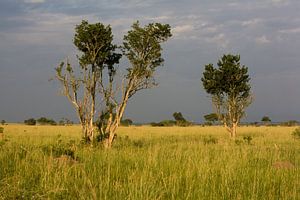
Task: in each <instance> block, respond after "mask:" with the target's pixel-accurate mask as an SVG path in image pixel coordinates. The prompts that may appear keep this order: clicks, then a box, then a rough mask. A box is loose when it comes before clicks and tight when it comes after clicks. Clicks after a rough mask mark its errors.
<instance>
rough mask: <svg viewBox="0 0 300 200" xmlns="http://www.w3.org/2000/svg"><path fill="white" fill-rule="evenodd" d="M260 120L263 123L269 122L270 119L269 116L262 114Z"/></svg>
mask: <svg viewBox="0 0 300 200" xmlns="http://www.w3.org/2000/svg"><path fill="white" fill-rule="evenodd" d="M261 121H262V122H263V123H264V124H269V123H270V122H271V119H270V117H268V116H263V117H262V118H261Z"/></svg>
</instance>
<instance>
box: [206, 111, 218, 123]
mask: <svg viewBox="0 0 300 200" xmlns="http://www.w3.org/2000/svg"><path fill="white" fill-rule="evenodd" d="M204 119H205V121H206V122H210V123H212V124H213V123H215V122H217V121H218V115H217V114H216V113H210V114H207V115H204Z"/></svg>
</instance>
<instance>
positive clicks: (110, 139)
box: [104, 131, 116, 149]
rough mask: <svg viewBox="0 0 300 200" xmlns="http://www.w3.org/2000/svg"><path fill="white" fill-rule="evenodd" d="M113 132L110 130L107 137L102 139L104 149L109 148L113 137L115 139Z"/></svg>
mask: <svg viewBox="0 0 300 200" xmlns="http://www.w3.org/2000/svg"><path fill="white" fill-rule="evenodd" d="M115 135H116V134H115V132H114V131H111V132H110V133H109V136H108V138H106V139H105V141H104V147H105V148H106V149H110V148H111V147H112V143H113V141H114V139H115Z"/></svg>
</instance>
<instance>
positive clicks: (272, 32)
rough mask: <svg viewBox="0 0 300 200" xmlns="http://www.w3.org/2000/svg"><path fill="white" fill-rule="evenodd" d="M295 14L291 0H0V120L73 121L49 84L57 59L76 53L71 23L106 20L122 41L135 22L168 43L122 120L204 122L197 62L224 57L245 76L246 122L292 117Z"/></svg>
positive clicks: (296, 79)
mask: <svg viewBox="0 0 300 200" xmlns="http://www.w3.org/2000/svg"><path fill="white" fill-rule="evenodd" d="M299 10H300V1H299V0H186V1H179V0H0V92H1V93H0V120H2V119H4V120H6V121H8V122H22V121H24V120H25V119H28V118H30V117H34V118H39V117H42V116H45V117H49V118H54V119H55V120H59V119H61V118H63V117H66V118H69V119H72V120H75V121H76V119H77V118H76V113H75V110H74V108H73V107H72V106H71V104H70V103H69V102H68V100H67V99H66V97H64V96H62V95H61V94H60V92H59V91H60V85H59V84H58V83H57V82H55V81H50V82H49V79H51V78H52V77H54V76H55V70H54V68H55V67H56V66H57V65H58V64H59V63H60V61H62V60H63V59H65V58H66V57H72V56H74V55H76V54H77V53H78V52H77V51H76V49H75V47H74V45H73V43H72V39H73V36H74V27H75V25H76V24H79V23H80V22H81V20H88V21H89V22H90V23H96V22H101V23H104V24H107V25H108V24H110V25H111V27H112V30H113V34H114V38H115V42H116V43H117V44H121V42H122V38H123V35H124V34H126V33H127V31H128V30H130V26H131V25H132V23H133V22H135V21H137V20H139V21H140V23H141V24H147V23H150V22H160V23H168V24H170V25H171V27H172V34H173V37H172V38H171V39H170V40H169V41H168V42H166V43H165V44H164V45H163V57H164V59H165V63H164V66H162V67H160V68H159V69H158V70H157V73H156V80H157V82H158V83H159V86H158V87H157V88H153V89H150V90H144V91H140V92H139V93H137V94H136V95H135V96H134V97H133V98H132V99H131V100H130V102H129V105H128V107H127V109H126V113H125V115H126V117H128V118H131V119H132V120H133V121H135V122H152V121H160V120H164V119H172V113H174V112H182V114H183V115H184V116H185V117H186V118H187V119H188V120H190V121H194V122H201V121H203V115H205V114H208V113H211V112H213V109H212V105H211V100H210V98H209V96H208V95H207V94H206V93H205V90H204V89H203V86H202V83H201V77H202V73H203V70H204V66H205V65H206V64H208V63H213V64H216V63H217V60H218V59H219V58H220V57H221V56H222V55H223V54H228V53H231V54H240V55H241V63H242V64H244V65H246V66H247V67H248V68H249V74H250V77H251V85H252V93H253V96H254V101H253V103H252V104H251V105H250V107H249V108H248V109H247V116H246V118H245V119H244V120H245V121H249V122H250V121H260V120H261V118H262V116H264V115H267V116H269V117H270V118H271V120H272V121H287V120H298V121H300V87H299V86H300V76H299V74H300V13H299ZM120 67H122V63H121V64H120ZM123 67H125V66H123Z"/></svg>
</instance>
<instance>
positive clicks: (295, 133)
mask: <svg viewBox="0 0 300 200" xmlns="http://www.w3.org/2000/svg"><path fill="white" fill-rule="evenodd" d="M292 135H293V136H294V138H296V139H300V128H299V127H298V128H296V129H295V130H294V131H293V133H292Z"/></svg>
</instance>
